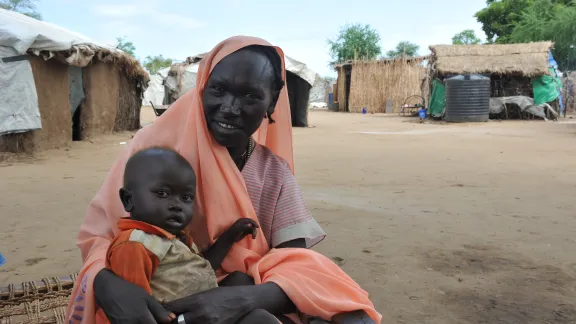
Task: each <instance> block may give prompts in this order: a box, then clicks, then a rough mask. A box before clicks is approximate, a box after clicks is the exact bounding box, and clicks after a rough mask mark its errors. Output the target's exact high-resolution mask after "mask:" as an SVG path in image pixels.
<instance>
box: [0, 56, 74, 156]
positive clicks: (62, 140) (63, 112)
mask: <svg viewBox="0 0 576 324" xmlns="http://www.w3.org/2000/svg"><path fill="white" fill-rule="evenodd" d="M30 65H31V66H32V73H33V74H34V83H35V84H36V92H37V93H38V106H39V110H40V118H41V120H42V129H41V130H38V131H32V132H26V133H22V134H10V135H5V136H0V152H17V153H32V152H34V151H37V150H43V149H53V148H59V147H63V146H66V144H67V143H69V142H70V141H71V139H72V116H71V115H70V100H69V97H68V93H69V81H68V65H65V64H62V63H60V62H58V61H56V60H48V61H44V59H42V58H40V57H36V56H31V57H30Z"/></svg>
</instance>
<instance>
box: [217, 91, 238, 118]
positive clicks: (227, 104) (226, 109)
mask: <svg viewBox="0 0 576 324" xmlns="http://www.w3.org/2000/svg"><path fill="white" fill-rule="evenodd" d="M220 111H221V112H223V113H231V114H234V115H236V116H240V113H241V110H240V105H239V102H238V100H236V97H234V96H231V98H230V99H228V98H227V100H225V101H224V102H223V103H222V104H221V105H220Z"/></svg>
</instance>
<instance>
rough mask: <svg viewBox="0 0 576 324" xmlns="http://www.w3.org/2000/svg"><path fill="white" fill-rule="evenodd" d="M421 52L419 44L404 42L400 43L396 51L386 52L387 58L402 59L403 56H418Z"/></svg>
mask: <svg viewBox="0 0 576 324" xmlns="http://www.w3.org/2000/svg"><path fill="white" fill-rule="evenodd" d="M419 50H420V46H418V45H417V44H414V43H411V42H409V41H403V42H400V43H398V45H396V48H395V49H393V50H389V51H388V52H386V56H387V57H390V58H396V57H402V55H405V56H406V57H411V56H417V55H418V51H419Z"/></svg>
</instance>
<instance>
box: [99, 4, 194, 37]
mask: <svg viewBox="0 0 576 324" xmlns="http://www.w3.org/2000/svg"><path fill="white" fill-rule="evenodd" d="M159 5H160V2H157V1H155V0H149V1H141V2H139V3H125V4H99V5H95V6H93V7H92V9H93V11H94V13H95V14H96V15H98V16H102V17H106V18H110V19H113V20H112V21H109V22H107V23H106V24H107V25H112V26H113V25H114V24H116V25H118V26H120V27H122V23H124V20H125V19H127V18H138V19H139V20H141V21H147V22H149V21H151V20H154V21H156V22H157V23H159V24H162V25H167V26H170V27H175V28H182V29H194V28H198V27H202V26H204V23H202V22H200V21H198V20H195V19H192V18H188V17H185V16H183V15H180V14H177V13H170V12H163V11H162V10H160V9H158V6H159ZM117 19H123V20H122V21H120V20H117ZM126 26H127V27H128V31H133V29H134V27H136V26H135V25H129V24H126ZM119 30H123V29H119ZM123 32H124V33H125V34H126V33H127V32H126V31H124V30H123Z"/></svg>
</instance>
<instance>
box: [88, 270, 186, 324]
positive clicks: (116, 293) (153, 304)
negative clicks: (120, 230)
mask: <svg viewBox="0 0 576 324" xmlns="http://www.w3.org/2000/svg"><path fill="white" fill-rule="evenodd" d="M94 296H95V297H96V303H97V304H98V306H100V308H102V310H103V311H104V313H105V314H106V316H107V317H108V320H110V323H112V324H132V323H138V324H156V323H159V324H169V323H170V321H172V319H174V318H176V316H175V315H174V314H172V313H170V312H169V311H167V310H166V309H165V308H164V307H162V305H161V304H160V303H159V302H158V301H156V299H154V297H152V296H150V295H149V294H148V292H146V290H144V289H142V288H141V287H139V286H137V285H134V284H132V283H130V282H127V281H125V280H123V279H122V278H120V277H118V276H116V275H115V274H114V273H112V272H111V271H109V270H106V269H104V270H102V271H100V272H99V273H98V274H97V275H96V278H94ZM190 323H191V322H190Z"/></svg>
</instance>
